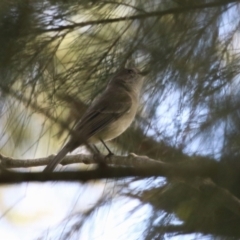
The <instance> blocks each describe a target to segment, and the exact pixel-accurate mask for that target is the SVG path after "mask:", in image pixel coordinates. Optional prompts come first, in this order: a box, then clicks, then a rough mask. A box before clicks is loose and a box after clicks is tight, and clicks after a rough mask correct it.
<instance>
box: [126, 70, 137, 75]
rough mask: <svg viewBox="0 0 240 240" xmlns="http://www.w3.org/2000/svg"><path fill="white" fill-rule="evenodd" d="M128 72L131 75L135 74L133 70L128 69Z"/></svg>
mask: <svg viewBox="0 0 240 240" xmlns="http://www.w3.org/2000/svg"><path fill="white" fill-rule="evenodd" d="M127 72H128V73H129V74H133V73H135V72H134V71H133V70H132V69H128V70H127Z"/></svg>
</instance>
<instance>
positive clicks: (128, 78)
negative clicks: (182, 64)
mask: <svg viewBox="0 0 240 240" xmlns="http://www.w3.org/2000/svg"><path fill="white" fill-rule="evenodd" d="M142 85H143V77H142V76H141V74H140V72H139V71H138V70H137V69H136V68H129V69H126V68H124V69H122V70H120V71H118V72H117V73H116V74H115V75H114V76H113V78H112V79H111V80H110V81H109V83H108V85H107V88H106V89H105V91H104V92H103V93H102V94H101V95H100V97H98V98H97V99H96V100H95V101H93V103H92V104H91V105H90V106H89V108H88V109H87V111H86V112H85V114H84V115H83V116H82V118H81V119H80V121H79V122H78V123H77V124H76V127H75V128H74V130H73V133H72V134H71V137H70V139H69V140H68V142H67V143H66V145H65V146H64V147H63V148H62V149H61V150H60V151H59V153H58V154H57V155H56V156H55V157H54V158H53V159H52V160H51V161H50V162H49V163H48V165H47V166H46V168H45V169H44V172H51V171H53V170H54V168H55V167H56V166H57V164H59V163H60V162H61V160H62V159H63V158H64V157H65V155H66V154H67V153H68V152H71V151H73V150H74V149H76V148H77V147H79V146H80V145H82V144H84V143H86V142H87V143H97V142H100V141H109V140H111V139H114V138H116V137H117V136H119V135H120V134H122V133H123V132H124V131H125V130H126V129H127V128H128V127H129V126H130V124H131V123H132V121H133V120H134V118H135V115H136V112H137V108H138V105H139V97H140V92H141V88H142Z"/></svg>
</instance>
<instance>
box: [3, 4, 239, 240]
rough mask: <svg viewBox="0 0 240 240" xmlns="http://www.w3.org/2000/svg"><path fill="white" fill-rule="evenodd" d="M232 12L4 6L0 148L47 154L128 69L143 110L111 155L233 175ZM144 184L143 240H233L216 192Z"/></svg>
mask: <svg viewBox="0 0 240 240" xmlns="http://www.w3.org/2000/svg"><path fill="white" fill-rule="evenodd" d="M239 7H240V5H239V3H238V1H230V0H229V1H226V0H215V1H213V0H197V1H189V0H182V1H179V0H168V1H167V0H149V1H143V0H138V1H134V0H119V1H117V0H116V1H115V0H114V1H95V0H92V1H79V0H68V1H63V0H31V1H29V0H24V1H23V0H11V1H7V0H2V1H1V3H0V32H1V35H0V46H1V48H0V89H1V91H0V97H1V98H0V115H1V119H0V122H1V127H0V131H1V140H0V145H1V152H4V153H5V154H7V155H8V156H12V155H16V156H20V155H22V154H25V153H27V152H28V151H30V152H28V153H29V155H30V156H33V155H34V154H36V152H35V151H37V149H39V148H40V145H39V143H40V142H42V143H43V142H44V146H45V147H46V148H47V150H46V152H47V153H48V152H52V149H51V148H54V145H55V144H57V143H62V140H61V139H59V137H60V136H61V137H62V139H63V138H65V137H66V136H67V134H68V133H67V132H68V131H67V129H66V127H65V128H64V126H63V124H62V123H66V125H68V126H69V127H70V126H71V125H72V124H73V123H74V122H75V121H76V120H77V119H79V118H80V116H81V115H82V114H83V112H84V111H85V109H86V105H88V104H90V103H91V101H92V100H93V98H94V97H95V96H97V95H98V94H99V93H100V92H101V91H102V89H103V88H104V87H105V86H106V84H107V82H108V80H109V78H110V77H111V75H112V74H113V73H114V72H115V71H116V70H117V69H119V68H120V67H122V66H124V65H126V64H129V63H134V64H135V65H136V66H137V67H138V68H139V69H140V70H141V71H143V72H145V74H146V76H145V88H144V92H143V97H142V103H143V104H142V106H141V107H140V110H139V114H138V117H137V121H135V123H134V124H133V125H132V127H131V128H130V129H129V130H128V131H126V132H125V133H124V134H123V135H122V136H120V137H119V138H118V139H116V140H114V141H113V143H112V147H113V148H114V151H116V152H120V153H127V152H129V151H133V152H135V153H138V154H144V155H147V156H149V157H152V158H154V159H161V160H162V161H168V162H179V161H182V160H186V159H191V160H194V158H195V157H204V158H205V159H208V160H209V161H212V160H215V161H219V162H221V163H222V162H223V163H224V164H226V169H229V168H232V169H237V170H238V169H239V166H240V164H239V157H240V156H239V154H240V150H239V149H240V124H239V122H240V114H239V106H240V97H239V82H240V81H239V72H240V55H239V29H240V28H239V27H240V17H239V16H240V14H239ZM116 94H117V93H116ZM63 133H64V134H63ZM56 136H57V141H56ZM56 142H57V143H56ZM46 152H42V151H41V153H39V154H41V155H46V154H47V153H46ZM45 153H46V154H45ZM227 173H228V172H226V173H225V174H223V176H224V177H223V178H222V179H214V181H215V183H216V184H218V185H219V186H221V187H224V188H226V189H227V190H229V191H230V192H231V193H232V194H233V195H234V196H236V197H240V190H239V187H238V186H239V184H240V177H239V176H234V178H231V176H228V174H227ZM148 183H149V184H148V185H146V184H145V186H146V187H145V188H144V189H142V190H141V191H136V189H134V191H135V193H132V194H131V197H132V198H134V199H136V198H137V199H139V200H140V202H141V203H140V205H141V206H142V205H144V204H150V205H151V207H152V209H153V211H152V213H149V216H147V217H146V218H147V219H146V221H145V224H146V226H148V228H146V230H145V232H144V234H143V235H142V238H143V239H160V238H161V237H164V236H165V235H167V234H187V233H202V234H210V238H211V239H239V237H240V230H239V228H238V226H239V221H240V217H239V216H237V214H234V212H231V211H229V210H228V209H225V208H224V207H223V206H222V205H221V204H220V203H218V202H217V200H216V198H215V197H214V194H213V195H211V196H209V195H208V194H205V193H204V192H202V191H201V190H199V189H198V188H194V187H193V186H190V185H189V184H188V183H186V182H181V181H180V182H179V181H177V180H176V179H174V180H173V179H166V180H165V181H161V182H160V183H158V184H155V180H150V181H149V182H148ZM121 184H122V183H121ZM121 184H120V185H121ZM128 188H130V189H131V184H130V185H128V186H125V187H124V189H128ZM120 193H121V194H122V192H121V191H120ZM128 195H129V196H130V194H128ZM110 198H111V197H110ZM96 209H97V206H96ZM176 221H178V222H180V223H179V224H178V225H171V224H172V222H176ZM141 224H142V223H141ZM230 225H231V226H230ZM76 232H78V230H76ZM167 236H168V235H167ZM69 239H70V237H69Z"/></svg>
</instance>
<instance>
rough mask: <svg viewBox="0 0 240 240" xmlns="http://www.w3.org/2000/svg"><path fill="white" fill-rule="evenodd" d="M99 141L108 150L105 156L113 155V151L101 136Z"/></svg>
mask: <svg viewBox="0 0 240 240" xmlns="http://www.w3.org/2000/svg"><path fill="white" fill-rule="evenodd" d="M100 141H101V143H102V144H103V146H104V147H105V148H106V149H107V150H108V155H107V156H106V157H110V156H112V155H114V153H113V152H112V151H111V150H110V149H109V147H108V146H107V144H106V143H105V142H104V141H103V140H102V139H101V138H100Z"/></svg>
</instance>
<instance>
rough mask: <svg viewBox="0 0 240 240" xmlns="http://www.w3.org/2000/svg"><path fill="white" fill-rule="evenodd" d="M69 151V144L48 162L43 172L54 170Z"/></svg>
mask: <svg viewBox="0 0 240 240" xmlns="http://www.w3.org/2000/svg"><path fill="white" fill-rule="evenodd" d="M68 152H69V148H68V146H65V147H63V149H62V150H61V151H60V152H59V153H58V154H57V155H56V156H55V157H54V158H53V159H52V160H51V161H50V162H49V163H48V165H47V166H46V167H45V168H44V170H43V172H52V171H53V170H54V169H55V167H56V166H57V165H58V164H59V163H60V162H61V161H62V159H63V158H64V157H65V156H66V155H67V153H68Z"/></svg>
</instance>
